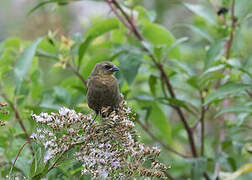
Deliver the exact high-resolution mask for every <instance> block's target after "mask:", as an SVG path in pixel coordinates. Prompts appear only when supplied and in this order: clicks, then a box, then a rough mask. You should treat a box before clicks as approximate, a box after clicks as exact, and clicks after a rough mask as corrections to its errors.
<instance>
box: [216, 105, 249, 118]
mask: <svg viewBox="0 0 252 180" xmlns="http://www.w3.org/2000/svg"><path fill="white" fill-rule="evenodd" d="M229 112H236V113H244V112H245V113H252V108H251V107H249V106H245V105H238V106H229V107H227V108H224V109H222V110H221V111H220V112H219V113H218V114H217V115H216V116H215V118H216V117H219V116H220V115H222V114H224V113H229Z"/></svg>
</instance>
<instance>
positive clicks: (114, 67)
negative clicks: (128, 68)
mask: <svg viewBox="0 0 252 180" xmlns="http://www.w3.org/2000/svg"><path fill="white" fill-rule="evenodd" d="M110 70H111V71H112V72H115V71H119V68H118V67H116V66H113V67H112V68H111V69H110Z"/></svg>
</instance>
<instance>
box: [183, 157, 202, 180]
mask: <svg viewBox="0 0 252 180" xmlns="http://www.w3.org/2000/svg"><path fill="white" fill-rule="evenodd" d="M187 161H188V162H189V163H190V164H191V177H192V180H198V179H201V178H200V177H202V176H203V173H204V172H205V171H206V167H207V159H206V158H205V157H199V158H192V159H187Z"/></svg>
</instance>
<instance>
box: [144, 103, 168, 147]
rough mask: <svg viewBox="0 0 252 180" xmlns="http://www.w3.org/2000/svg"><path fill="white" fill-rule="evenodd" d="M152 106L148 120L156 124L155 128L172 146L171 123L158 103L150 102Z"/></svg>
mask: <svg viewBox="0 0 252 180" xmlns="http://www.w3.org/2000/svg"><path fill="white" fill-rule="evenodd" d="M150 104H151V112H150V115H149V118H148V119H149V120H150V121H151V122H152V123H153V124H154V126H155V127H156V128H157V129H158V130H159V131H160V132H161V134H162V136H164V137H165V138H166V139H167V141H168V142H169V144H170V143H171V141H172V129H171V125H170V123H169V121H168V119H167V118H166V116H165V114H164V112H163V110H162V109H161V108H160V107H159V106H158V104H157V103H154V102H150Z"/></svg>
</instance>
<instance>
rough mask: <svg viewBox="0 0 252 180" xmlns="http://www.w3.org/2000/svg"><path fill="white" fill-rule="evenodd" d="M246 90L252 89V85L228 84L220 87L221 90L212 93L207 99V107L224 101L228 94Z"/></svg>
mask: <svg viewBox="0 0 252 180" xmlns="http://www.w3.org/2000/svg"><path fill="white" fill-rule="evenodd" d="M246 89H252V85H250V84H236V83H231V84H226V85H224V86H222V87H220V88H219V89H217V90H216V91H213V92H212V93H210V94H209V95H208V96H207V97H206V99H205V105H206V104H209V103H211V102H213V101H215V100H217V99H222V98H224V96H226V95H228V94H237V93H240V92H241V91H244V90H246Z"/></svg>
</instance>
